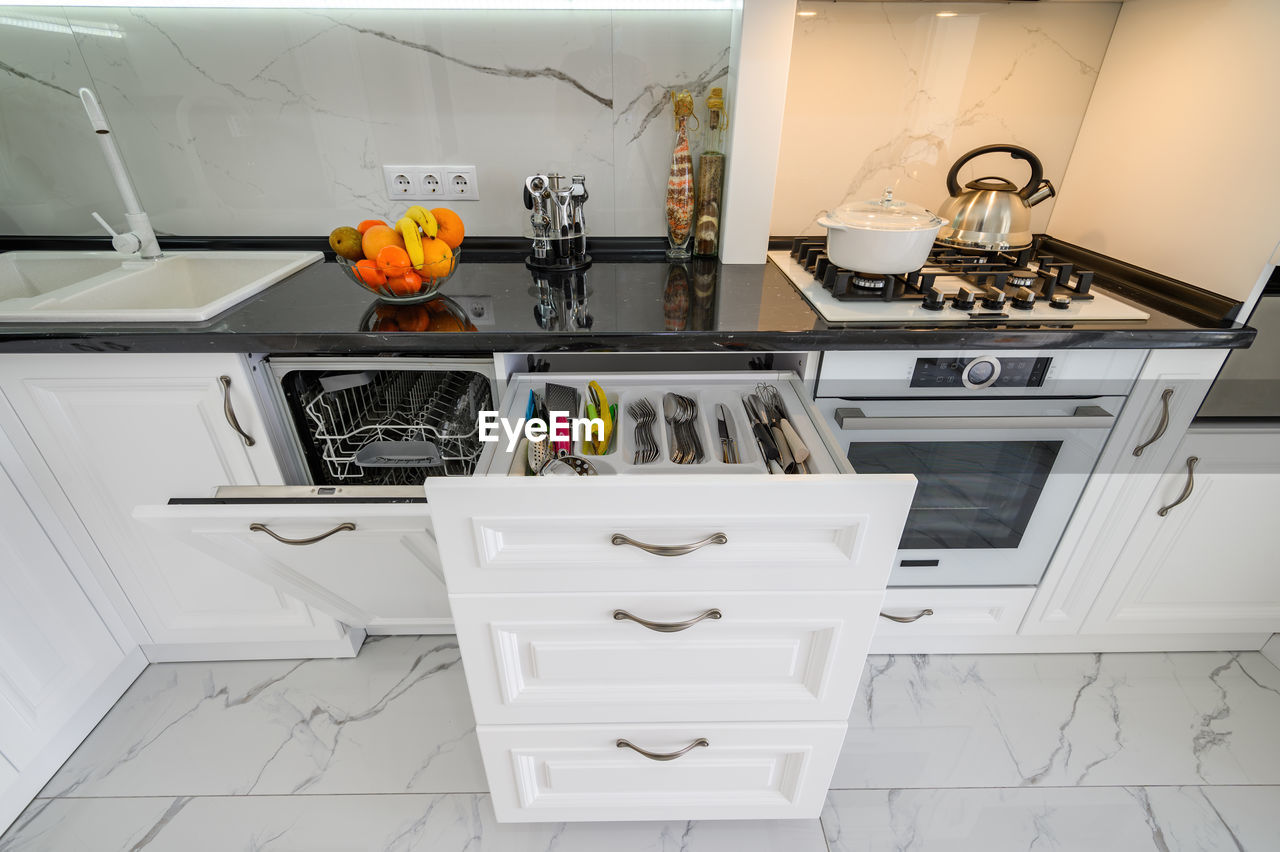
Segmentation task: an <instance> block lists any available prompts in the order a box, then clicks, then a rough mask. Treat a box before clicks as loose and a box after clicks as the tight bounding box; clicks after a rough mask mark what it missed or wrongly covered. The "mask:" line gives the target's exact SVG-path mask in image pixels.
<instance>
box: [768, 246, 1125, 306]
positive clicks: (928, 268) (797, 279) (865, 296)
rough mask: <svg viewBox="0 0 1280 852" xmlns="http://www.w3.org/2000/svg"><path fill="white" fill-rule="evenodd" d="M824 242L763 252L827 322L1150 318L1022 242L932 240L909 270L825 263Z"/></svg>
mask: <svg viewBox="0 0 1280 852" xmlns="http://www.w3.org/2000/svg"><path fill="white" fill-rule="evenodd" d="M826 247H827V246H826V240H825V239H822V238H812V237H798V238H797V239H796V240H795V241H794V242H793V244H792V247H791V251H790V252H786V251H771V252H769V259H770V260H772V261H773V262H774V263H775V264H776V265H777V266H778V268H779V269H781V270H782V272H783V274H785V275H786V276H787V277H788V278H789V279H791V283H792V284H794V285H795V287H796V289H797V290H799V291H800V293H801V295H803V296H804V297H805V299H806V300H808V302H809V304H810V305H812V306H813V309H814V310H815V311H817V312H818V313H819V314H820V315H821V316H822V318H823V319H825V320H826V321H827V322H830V323H865V322H922V323H929V324H937V323H973V322H993V321H994V322H999V323H1001V324H1003V325H1010V324H1023V323H1025V324H1032V325H1044V324H1046V323H1068V324H1075V323H1081V322H1104V321H1110V322H1114V321H1116V320H1132V321H1145V320H1146V319H1148V318H1149V317H1150V314H1148V313H1146V312H1144V311H1142V310H1140V309H1138V308H1136V307H1134V306H1132V305H1130V304H1128V303H1127V302H1122V301H1120V300H1119V299H1116V298H1114V297H1112V296H1109V295H1107V294H1106V293H1102V292H1098V291H1097V290H1095V289H1094V288H1093V276H1094V273H1093V271H1092V270H1089V269H1083V268H1081V267H1079V266H1078V265H1077V264H1074V263H1071V262H1069V261H1066V260H1064V259H1062V258H1057V257H1054V256H1052V255H1049V254H1045V253H1037V252H1036V251H1035V250H1034V249H1030V248H1029V249H1024V250H1022V251H1021V252H983V253H971V252H963V253H962V252H960V251H957V250H956V249H954V248H951V247H950V246H943V245H938V244H935V245H934V248H933V251H931V252H930V254H929V259H928V260H927V261H926V262H925V265H924V266H923V267H921V268H920V269H918V270H916V271H914V272H909V273H906V274H905V275H864V274H862V273H860V272H855V271H853V270H848V269H841V268H840V267H838V266H835V265H834V264H832V263H831V262H830V259H829V258H828V257H827V255H826Z"/></svg>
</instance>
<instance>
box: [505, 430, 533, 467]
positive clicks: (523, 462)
mask: <svg viewBox="0 0 1280 852" xmlns="http://www.w3.org/2000/svg"><path fill="white" fill-rule="evenodd" d="M528 472H529V439H528V438H521V439H520V443H519V444H518V445H517V446H516V451H515V453H514V454H513V455H512V456H511V465H510V466H509V467H508V468H507V476H524V475H525V474H526V473H528Z"/></svg>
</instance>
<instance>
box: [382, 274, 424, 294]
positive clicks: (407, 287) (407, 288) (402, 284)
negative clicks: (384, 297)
mask: <svg viewBox="0 0 1280 852" xmlns="http://www.w3.org/2000/svg"><path fill="white" fill-rule="evenodd" d="M383 289H384V290H386V291H387V292H388V293H390V294H391V295H393V296H412V295H414V294H415V293H417V292H418V285H416V284H410V283H409V282H408V281H405V280H404V277H403V276H400V275H397V276H395V277H388V278H387V283H386V286H385V287H384V288H383Z"/></svg>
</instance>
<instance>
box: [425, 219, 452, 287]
mask: <svg viewBox="0 0 1280 852" xmlns="http://www.w3.org/2000/svg"><path fill="white" fill-rule="evenodd" d="M432 215H434V214H432ZM422 255H423V261H422V267H421V272H422V277H423V278H427V279H429V280H431V281H434V280H436V279H437V278H443V277H444V276H446V275H448V274H449V271H450V270H451V269H452V268H453V251H452V249H450V248H449V244H448V243H446V242H445V241H444V240H442V239H439V238H438V237H437V238H436V239H434V240H423V241H422Z"/></svg>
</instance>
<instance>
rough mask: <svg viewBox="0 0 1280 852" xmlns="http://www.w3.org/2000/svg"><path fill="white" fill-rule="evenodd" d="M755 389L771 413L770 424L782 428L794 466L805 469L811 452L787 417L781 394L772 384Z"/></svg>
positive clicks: (758, 386) (760, 385) (757, 386)
mask: <svg viewBox="0 0 1280 852" xmlns="http://www.w3.org/2000/svg"><path fill="white" fill-rule="evenodd" d="M756 391H757V392H758V393H759V394H760V398H761V399H763V400H764V402H765V405H767V406H768V408H769V411H770V413H771V415H772V416H771V417H770V420H769V423H770V425H771V426H777V427H778V428H779V429H781V430H782V435H783V437H784V438H785V439H786V443H787V447H788V448H789V449H790V450H791V457H792V458H793V459H795V463H796V467H797V468H798V469H800V470H801V471H804V470H807V465H806V464H805V463H806V462H807V461H808V460H809V456H810V455H811V453H810V452H809V448H808V447H807V446H805V443H804V441H803V440H801V438H800V435H799V434H798V433H797V432H796V430H795V427H794V426H792V425H791V421H790V420H789V419H788V418H787V409H786V407H785V406H784V405H783V404H782V394H780V393H779V392H778V389H777V388H776V387H774V386H773V385H766V384H759V385H756Z"/></svg>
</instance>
